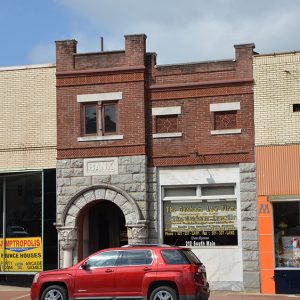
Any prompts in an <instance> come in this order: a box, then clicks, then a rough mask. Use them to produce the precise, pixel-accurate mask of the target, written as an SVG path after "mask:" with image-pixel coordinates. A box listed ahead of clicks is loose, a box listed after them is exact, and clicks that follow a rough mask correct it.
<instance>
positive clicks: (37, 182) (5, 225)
mask: <svg viewBox="0 0 300 300" xmlns="http://www.w3.org/2000/svg"><path fill="white" fill-rule="evenodd" d="M55 92H56V91H55V66H54V65H30V66H18V67H7V68H0V104H1V111H0V128H2V130H0V280H7V281H9V280H15V281H16V280H21V281H26V280H27V279H29V277H30V276H28V275H33V274H34V273H36V272H38V271H41V270H46V269H53V268H56V267H57V231H56V228H55V226H54V223H55V220H56V96H55ZM8 124H9V127H8ZM14 275H17V276H14Z"/></svg>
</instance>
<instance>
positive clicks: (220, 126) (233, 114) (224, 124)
mask: <svg viewBox="0 0 300 300" xmlns="http://www.w3.org/2000/svg"><path fill="white" fill-rule="evenodd" d="M209 109H210V112H211V116H212V119H211V128H212V130H211V132H210V133H211V134H212V135H220V134H237V133H241V132H242V130H241V129H240V128H238V127H239V124H238V114H239V111H240V102H228V103H222V102H221V103H212V104H210V108H209Z"/></svg>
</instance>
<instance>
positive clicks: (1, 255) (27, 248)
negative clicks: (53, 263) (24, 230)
mask: <svg viewBox="0 0 300 300" xmlns="http://www.w3.org/2000/svg"><path fill="white" fill-rule="evenodd" d="M0 263H1V264H0V266H1V271H2V272H40V271H42V239H41V238H40V237H26V238H24V237H22V238H6V239H5V250H4V251H3V239H0Z"/></svg>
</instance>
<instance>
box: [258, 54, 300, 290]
mask: <svg viewBox="0 0 300 300" xmlns="http://www.w3.org/2000/svg"><path fill="white" fill-rule="evenodd" d="M253 72H254V80H255V85H254V109H255V114H254V116H255V117H254V118H255V144H256V163H257V193H258V224H259V245H260V246H259V250H260V275H261V291H262V292H263V293H293V294H298V293H299V292H300V286H299V278H300V252H299V248H300V242H299V241H300V230H299V228H300V227H299V226H300V213H299V211H300V184H299V183H300V84H299V82H300V52H289V53H278V54H269V55H256V56H254V59H253Z"/></svg>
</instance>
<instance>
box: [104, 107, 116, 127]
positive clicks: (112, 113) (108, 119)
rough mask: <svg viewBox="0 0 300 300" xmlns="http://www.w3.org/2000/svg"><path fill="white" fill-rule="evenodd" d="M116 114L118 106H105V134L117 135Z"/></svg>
mask: <svg viewBox="0 0 300 300" xmlns="http://www.w3.org/2000/svg"><path fill="white" fill-rule="evenodd" d="M116 112H117V109H116V104H112V103H111V104H105V105H103V123H104V124H103V128H104V133H115V132H116V131H117V120H116Z"/></svg>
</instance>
